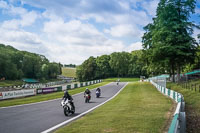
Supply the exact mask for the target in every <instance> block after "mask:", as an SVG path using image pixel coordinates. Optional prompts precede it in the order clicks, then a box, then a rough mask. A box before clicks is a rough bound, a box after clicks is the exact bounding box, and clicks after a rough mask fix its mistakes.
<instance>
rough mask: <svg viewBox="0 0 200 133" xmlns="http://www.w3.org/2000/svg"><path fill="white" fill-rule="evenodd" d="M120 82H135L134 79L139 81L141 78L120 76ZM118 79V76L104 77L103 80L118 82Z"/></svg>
mask: <svg viewBox="0 0 200 133" xmlns="http://www.w3.org/2000/svg"><path fill="white" fill-rule="evenodd" d="M119 79H120V82H134V81H139V80H140V78H119ZM117 80H118V78H107V79H103V81H106V82H116V81H117Z"/></svg>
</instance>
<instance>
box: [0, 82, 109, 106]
mask: <svg viewBox="0 0 200 133" xmlns="http://www.w3.org/2000/svg"><path fill="white" fill-rule="evenodd" d="M108 83H109V82H102V83H98V84H94V85H90V86H87V88H89V89H93V88H97V87H99V86H103V85H106V84H108ZM85 88H86V86H85V87H81V88H76V89H72V90H69V93H70V94H71V95H74V94H77V93H80V92H83V91H84V90H85ZM63 95H64V93H63V92H55V93H50V94H44V95H42V94H40V95H36V96H31V97H25V98H18V99H8V100H3V101H0V107H7V106H14V105H21V104H28V103H35V102H41V101H47V100H52V99H57V98H61V97H62V96H63Z"/></svg>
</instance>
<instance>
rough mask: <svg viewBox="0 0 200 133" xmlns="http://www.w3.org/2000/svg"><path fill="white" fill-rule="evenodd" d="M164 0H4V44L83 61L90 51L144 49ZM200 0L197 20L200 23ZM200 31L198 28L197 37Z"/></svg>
mask: <svg viewBox="0 0 200 133" xmlns="http://www.w3.org/2000/svg"><path fill="white" fill-rule="evenodd" d="M158 2H159V0H0V33H1V36H0V43H3V44H6V45H11V46H14V47H15V48H17V49H19V50H26V51H29V52H34V53H38V54H42V55H45V56H46V57H47V58H48V59H49V60H50V61H55V62H61V63H63V64H70V63H72V64H81V63H82V62H83V61H84V60H86V59H87V58H88V57H89V56H94V57H97V56H100V55H103V54H111V53H112V52H120V51H127V52H131V51H133V50H138V49H142V46H141V45H142V44H141V37H142V35H143V33H144V31H143V27H144V26H145V25H147V24H148V23H150V22H152V17H154V16H155V13H156V7H157V4H158ZM199 15H200V0H197V7H196V14H194V15H192V18H191V20H192V21H194V22H195V23H197V24H199V23H200V21H199V20H200V17H198V16H199ZM198 33H200V31H199V30H197V29H195V30H194V35H193V36H194V37H195V38H196V36H197V34H198Z"/></svg>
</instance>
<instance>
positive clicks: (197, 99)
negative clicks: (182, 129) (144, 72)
mask: <svg viewBox="0 0 200 133" xmlns="http://www.w3.org/2000/svg"><path fill="white" fill-rule="evenodd" d="M196 82H197V81H193V82H190V83H196ZM199 82H200V80H199V81H198V83H199ZM167 87H168V88H170V89H172V90H175V91H177V92H179V93H181V94H183V96H184V100H185V112H186V122H187V123H186V132H187V133H199V132H200V93H199V92H198V91H197V92H195V91H194V89H193V91H192V90H189V89H185V88H182V87H181V86H180V85H178V84H175V83H167Z"/></svg>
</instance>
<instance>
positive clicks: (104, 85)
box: [0, 82, 113, 109]
mask: <svg viewBox="0 0 200 133" xmlns="http://www.w3.org/2000/svg"><path fill="white" fill-rule="evenodd" d="M111 83H113V82H111ZM111 83H109V84H111ZM109 84H106V85H109ZM106 85H103V86H106ZM84 87H86V86H84ZM101 87H102V86H101ZM94 89H96V88H94ZM94 89H91V90H94ZM82 93H83V92H80V93H77V94H74V95H72V96H76V95H79V94H82ZM59 99H62V98H56V99H52V100H47V101H41V102H35V103H28V104H21V105H14V106H8V107H0V109H6V108H14V107H21V106H26V105H34V104H40V103H46V102H52V101H56V100H59Z"/></svg>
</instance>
